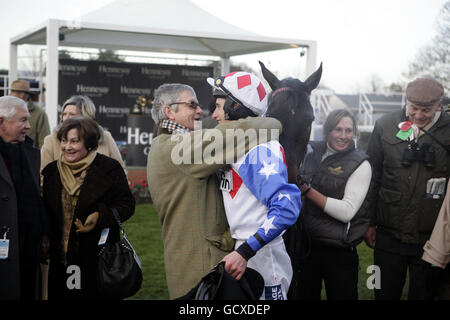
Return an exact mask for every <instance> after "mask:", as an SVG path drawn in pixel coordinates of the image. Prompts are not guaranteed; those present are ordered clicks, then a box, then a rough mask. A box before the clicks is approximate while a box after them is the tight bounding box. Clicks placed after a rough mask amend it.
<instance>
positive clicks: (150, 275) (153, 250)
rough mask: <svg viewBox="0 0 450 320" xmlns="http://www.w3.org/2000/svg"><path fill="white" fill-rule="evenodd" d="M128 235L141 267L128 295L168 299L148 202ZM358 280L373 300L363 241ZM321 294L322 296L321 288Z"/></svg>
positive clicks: (362, 293) (157, 230)
mask: <svg viewBox="0 0 450 320" xmlns="http://www.w3.org/2000/svg"><path fill="white" fill-rule="evenodd" d="M124 228H125V231H126V232H127V237H128V239H129V240H130V242H131V244H132V245H133V247H134V249H135V250H136V252H137V254H138V256H139V258H140V260H141V262H142V271H143V283H142V287H141V290H139V292H138V293H136V295H134V296H133V297H131V298H130V299H136V300H164V299H169V293H168V291H167V284H166V277H165V271H164V258H163V244H162V240H161V226H160V224H159V220H158V215H157V213H156V211H155V209H154V208H153V206H152V205H151V204H140V205H137V206H136V212H135V214H134V216H133V217H132V218H131V219H130V220H129V221H127V222H126V223H125V224H124ZM358 255H359V280H358V296H359V299H360V300H373V298H374V294H373V290H369V289H368V288H367V286H366V282H367V279H368V277H369V276H370V275H371V274H368V273H367V267H368V266H369V265H372V264H373V251H372V249H370V248H369V247H367V246H366V244H365V243H364V242H363V243H361V244H360V245H359V246H358ZM407 290H408V286H407V285H405V288H404V290H403V296H402V299H406V293H407ZM322 297H323V299H325V293H324V290H323V292H322Z"/></svg>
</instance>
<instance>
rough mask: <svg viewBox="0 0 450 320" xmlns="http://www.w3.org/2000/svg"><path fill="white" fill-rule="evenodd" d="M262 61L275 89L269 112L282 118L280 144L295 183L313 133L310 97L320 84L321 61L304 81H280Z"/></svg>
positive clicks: (265, 72) (265, 76)
mask: <svg viewBox="0 0 450 320" xmlns="http://www.w3.org/2000/svg"><path fill="white" fill-rule="evenodd" d="M259 64H260V65H261V69H262V74H263V76H264V78H265V79H266V80H267V82H268V83H269V85H270V87H271V88H272V92H271V94H270V96H269V107H268V109H267V114H266V115H267V116H268V117H273V118H276V119H278V120H280V122H281V123H282V125H283V132H282V133H281V135H280V143H281V145H282V146H283V148H284V151H285V155H286V162H287V167H288V173H289V182H290V183H294V182H295V181H296V176H297V170H298V167H299V165H300V163H301V162H302V161H303V158H304V157H305V153H306V147H307V145H308V141H309V137H310V135H311V123H312V122H313V121H314V111H313V108H312V106H311V102H310V99H309V98H310V94H311V91H312V90H314V89H315V88H316V87H317V86H318V85H319V82H320V78H321V76H322V64H320V67H319V68H318V69H317V70H316V71H315V72H314V73H313V74H311V75H310V76H309V77H308V79H306V81H305V82H302V81H300V80H298V79H294V78H286V79H283V80H278V78H277V77H276V76H275V75H274V74H273V73H272V72H270V71H269V70H268V69H267V68H266V67H265V66H264V64H263V63H262V62H261V61H259Z"/></svg>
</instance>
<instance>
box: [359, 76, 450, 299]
mask: <svg viewBox="0 0 450 320" xmlns="http://www.w3.org/2000/svg"><path fill="white" fill-rule="evenodd" d="M443 95H444V88H443V86H442V84H440V83H439V82H438V81H436V80H435V79H433V78H418V79H416V80H414V81H412V82H410V83H409V84H408V86H407V88H406V106H405V107H404V108H403V109H401V110H398V111H394V112H392V113H390V114H387V115H385V116H383V117H381V118H380V119H379V120H377V122H376V123H375V127H374V130H373V133H372V135H371V138H370V141H369V145H368V150H367V154H368V155H369V157H370V162H371V164H372V172H373V177H372V184H371V188H370V189H369V192H368V195H367V197H368V200H369V203H370V206H368V207H367V208H368V210H370V214H371V217H372V221H371V227H369V230H368V232H367V234H366V239H365V240H366V243H367V245H369V246H370V247H372V248H374V264H375V265H377V266H378V267H379V268H380V269H379V270H380V282H381V283H380V284H381V287H379V286H378V287H377V286H376V289H375V299H377V300H391V299H400V297H401V294H402V290H403V286H404V284H405V280H406V273H407V270H408V269H409V292H408V299H414V300H417V299H433V298H434V290H433V288H432V287H431V286H430V285H429V282H428V281H427V280H428V279H430V278H431V277H432V276H433V275H434V273H435V271H436V270H437V269H439V268H435V267H432V266H431V265H430V264H429V263H426V262H425V261H423V260H421V257H422V254H423V246H424V244H425V242H426V241H427V240H428V239H429V238H430V234H431V232H432V230H433V227H434V224H435V222H436V218H437V215H438V213H439V209H440V207H441V205H442V201H443V199H444V196H445V191H446V183H447V181H448V177H449V175H450V174H449V173H450V156H449V153H448V152H447V150H446V149H448V146H449V145H450V116H449V115H448V114H447V113H445V112H443V110H442V98H443Z"/></svg>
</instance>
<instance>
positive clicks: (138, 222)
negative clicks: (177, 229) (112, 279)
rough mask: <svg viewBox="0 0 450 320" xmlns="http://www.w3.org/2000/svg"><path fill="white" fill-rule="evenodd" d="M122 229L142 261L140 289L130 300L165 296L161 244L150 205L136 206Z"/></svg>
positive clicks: (158, 298) (159, 298) (155, 219)
mask: <svg viewBox="0 0 450 320" xmlns="http://www.w3.org/2000/svg"><path fill="white" fill-rule="evenodd" d="M124 228H125V231H126V233H127V238H128V240H130V242H131V244H132V245H133V248H134V250H136V253H137V255H138V256H139V259H140V260H141V264H142V274H143V281H142V287H141V289H140V290H139V291H138V292H137V293H136V294H135V295H134V296H133V297H131V298H130V299H136V300H163V299H169V293H168V291H167V284H166V275H165V271H164V257H163V251H164V250H163V244H162V240H161V226H160V224H159V220H158V215H157V213H156V211H155V209H154V208H153V206H152V205H150V204H141V205H138V206H136V211H135V213H134V215H133V217H131V219H130V220H128V221H127V222H126V223H124Z"/></svg>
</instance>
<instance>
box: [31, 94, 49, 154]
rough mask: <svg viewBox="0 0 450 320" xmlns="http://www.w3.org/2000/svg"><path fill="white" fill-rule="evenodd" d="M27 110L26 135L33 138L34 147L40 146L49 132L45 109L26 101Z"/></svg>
mask: <svg viewBox="0 0 450 320" xmlns="http://www.w3.org/2000/svg"><path fill="white" fill-rule="evenodd" d="M28 112H29V113H30V115H31V117H30V120H29V121H30V126H31V128H30V130H28V132H27V135H28V136H29V137H30V138H31V139H32V140H33V145H34V146H35V147H36V148H39V149H40V148H41V147H42V145H43V144H44V138H45V137H46V136H48V135H49V134H50V125H49V123H48V118H47V114H46V113H45V111H44V110H43V109H42V108H41V107H38V106H37V105H35V104H34V103H33V101H28Z"/></svg>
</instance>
